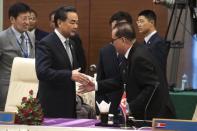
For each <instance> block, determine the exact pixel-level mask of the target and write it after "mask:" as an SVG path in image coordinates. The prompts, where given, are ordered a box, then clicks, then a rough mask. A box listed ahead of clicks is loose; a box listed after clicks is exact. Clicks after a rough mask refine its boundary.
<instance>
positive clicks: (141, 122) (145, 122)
mask: <svg viewBox="0 0 197 131" xmlns="http://www.w3.org/2000/svg"><path fill="white" fill-rule="evenodd" d="M159 84H160V83H159V82H156V83H155V86H154V90H153V92H152V93H151V96H150V98H149V99H148V102H147V104H146V106H145V110H144V120H137V119H135V118H134V117H132V116H131V117H129V121H130V125H131V126H132V127H133V126H134V127H144V126H150V127H151V125H152V121H151V120H147V109H148V106H149V104H150V102H151V100H152V97H153V96H154V94H155V91H156V90H157V88H158V87H159Z"/></svg>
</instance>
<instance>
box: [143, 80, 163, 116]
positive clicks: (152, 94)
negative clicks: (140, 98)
mask: <svg viewBox="0 0 197 131" xmlns="http://www.w3.org/2000/svg"><path fill="white" fill-rule="evenodd" d="M159 85H160V83H159V82H158V81H157V82H156V83H155V86H154V90H153V92H152V93H151V96H150V98H149V99H148V102H147V104H146V106H145V110H144V120H146V119H147V109H148V106H149V104H150V102H151V100H152V97H153V96H154V94H155V91H156V90H157V88H158V87H159Z"/></svg>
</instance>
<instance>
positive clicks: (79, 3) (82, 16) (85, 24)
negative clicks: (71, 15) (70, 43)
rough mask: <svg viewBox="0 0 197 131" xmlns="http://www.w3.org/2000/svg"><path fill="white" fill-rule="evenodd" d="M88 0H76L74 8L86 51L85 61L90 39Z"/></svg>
mask: <svg viewBox="0 0 197 131" xmlns="http://www.w3.org/2000/svg"><path fill="white" fill-rule="evenodd" d="M89 4H90V0H76V8H77V12H78V15H79V34H80V37H81V39H82V43H83V47H84V50H85V53H86V58H87V63H89V61H88V60H89V59H88V56H89V54H88V52H90V50H89V41H90V15H89V12H90V8H89V7H90V5H89Z"/></svg>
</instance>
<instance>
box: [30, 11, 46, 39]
mask: <svg viewBox="0 0 197 131" xmlns="http://www.w3.org/2000/svg"><path fill="white" fill-rule="evenodd" d="M37 17H38V15H37V13H36V11H35V10H33V9H31V10H30V18H29V29H28V30H29V33H30V34H31V37H32V38H33V39H34V40H35V43H38V42H39V41H40V40H41V39H42V38H44V37H45V36H47V35H48V33H47V32H45V31H43V30H41V29H39V28H37V23H38V18H37Z"/></svg>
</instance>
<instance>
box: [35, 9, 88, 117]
mask: <svg viewBox="0 0 197 131" xmlns="http://www.w3.org/2000/svg"><path fill="white" fill-rule="evenodd" d="M54 22H55V27H56V28H55V31H54V32H52V33H50V34H49V35H48V36H46V37H45V38H43V39H42V40H41V41H40V42H39V44H37V45H36V73H37V77H38V79H39V89H38V99H39V101H40V102H41V106H42V108H43V111H44V116H45V117H63V118H75V117H76V92H75V81H77V82H80V83H81V82H83V81H85V82H88V79H87V78H86V77H85V76H84V75H83V74H81V73H79V72H78V71H79V70H78V69H77V68H78V67H79V66H78V63H77V60H76V57H75V50H74V49H73V44H74V42H73V41H72V40H71V39H70V38H69V37H70V36H72V35H73V34H75V32H76V30H77V28H78V15H77V12H76V9H75V8H74V7H71V6H69V7H61V8H59V9H57V11H56V14H55V16H54Z"/></svg>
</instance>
